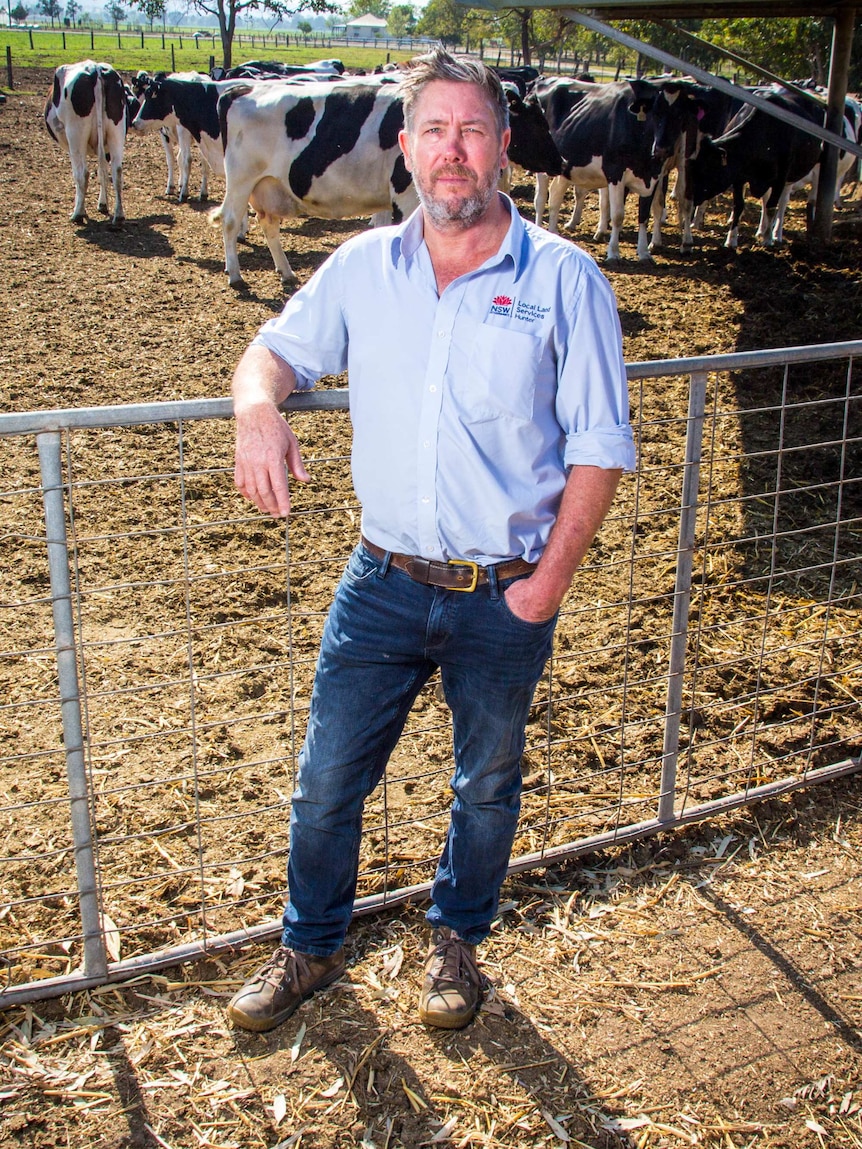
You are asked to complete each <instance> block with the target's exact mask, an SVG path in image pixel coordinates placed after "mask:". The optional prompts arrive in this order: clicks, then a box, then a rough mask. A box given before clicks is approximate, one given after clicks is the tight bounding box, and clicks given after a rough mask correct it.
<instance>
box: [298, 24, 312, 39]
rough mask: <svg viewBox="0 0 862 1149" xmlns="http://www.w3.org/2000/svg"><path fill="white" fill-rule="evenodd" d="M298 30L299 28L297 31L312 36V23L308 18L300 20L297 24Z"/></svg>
mask: <svg viewBox="0 0 862 1149" xmlns="http://www.w3.org/2000/svg"><path fill="white" fill-rule="evenodd" d="M296 30H297V32H301V33H302V34H303V36H310V35H311V24H309V22H308V20H300V21H299V23H298V24H297V25H296Z"/></svg>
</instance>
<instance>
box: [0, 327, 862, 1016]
mask: <svg viewBox="0 0 862 1149" xmlns="http://www.w3.org/2000/svg"><path fill="white" fill-rule="evenodd" d="M860 351H862V344H858V343H856V344H847V345H838V346H836V347H835V348H831V349H830V348H807V349H804V348H803V349H786V350H784V351H781V352H769V353H750V354H747V355H738V356H723V357H720V358H716V359H709V360H697V361H694V360H680V361H676V362H674V363H672V364H669V363H664V364H657V363H652V364H637V365H633V366H631V367H630V368H629V374H630V380H631V400H632V422H633V424H634V426H635V429H636V435H637V441H638V451H639V468H638V471H637V473H636V474H635V475H632V476H628V477H627V478H626V479H624V481H623V484H622V486H621V488H620V493H619V495H618V498H617V500H616V502H615V504H614V506H613V508H612V511H611V514H610V515H609V517H608V519H607V520H606V522H605V524H604V526H603V527H602V530H601V532H600V534H599V536H598V537H597V539H596V541H595V543H594V545H593V547H592V549H591V551H590V553H589V555H588V557H587V560H586V562H585V564H584V566H583V567H582V568H581V570H580V571H579V572H578V574H577V576H576V578H575V580H574V583H573V585H572V588H571V591H570V593H569V595H568V597H567V599H566V601H565V603H564V607H563V610H562V612H561V617H560V622H559V625H558V629H557V635H556V640H555V649H554V654H553V657H552V659H551V661H550V663H549V665H548V668H547V673H546V675H545V677H544V679H543V681H542V682H541V683H540V685H539V688H538V690H537V692H536V696H535V700H534V706H533V708H532V712H531V716H530V721H529V724H528V730H527V746H526V750H525V754H524V758H523V764H522V765H523V778H524V790H523V798H522V812H521V820H520V824H519V831H518V835H517V838H516V842H515V847H514V851H513V868H514V869H517V868H524V867H527V866H530V865H535V864H541V863H542V861H547V860H549V859H552V858H554V859H555V858H557V857H559V856H561V855H562V854H566V853H577V852H583V851H585V850H586V849H588V848H595V846H596V845H597V844H599V845H601V844H603V843H607V842H611V841H614V840H620V839H622V838H624V837H626V836H636V835H638V834H642V833H648V832H654V831H655V830H656V829H658V828H661V827H666V826H669V825H673V824H674V823H675V822H680V821H684V820H687V819H691V818H694V817H704V816H707V815H708V814H709V813H710V811H712V810H716V809H719V808H721V807H722V806H723V805H726V804H727V803H729V802H732V803H738V802H741V801H745V800H748V799H750V798H754V797H758V796H760V795H761V794H763V793H765V792H769V789H770V787H777V788H779V789H781V788H789V787H791V786H794V785H799V784H801V783H803V782H805V781H807V780H812V779H820V778H821V777H831V776H835V775H836V774H837V773H840V772H842V771H846V770H848V769H851V768H855V767H858V765H859V754H860V746H862V734H860V725H862V724H860V720H859V701H860V695H862V638H860V635H859V630H860V628H859V625H858V619H859V605H860V604H859V594H860V591H859V586H858V581H857V580H858V569H859V559H860V550H862V547H860V541H862V490H860V482H862V478H860V475H862V467H860V462H862V460H860V453H862V452H860V441H862V440H860V433H862V386H860V381H859V373H858V370H855V368H854V361H853V359H852V355H853V354H858V353H859V352H860ZM295 403H296V406H297V408H298V409H297V410H295V411H294V413H293V414H292V416H291V422H292V424H293V426H294V428H295V430H296V432H297V435H298V437H299V439H300V442H303V443H309V444H313V448H312V449H311V450H310V451H308V450H307V451H306V455H305V461H306V464H307V466H308V469H309V471H310V473H311V475H312V482H311V483H310V484H308V485H307V486H303V485H299V484H296V485H295V486H294V489H293V496H292V497H293V511H292V515H291V518H290V520H289V524H288V525H287V526H285V524H284V523H281V522H274V521H271V520H269V519H267V518H264V517H262V516H260V515H258V514H257V513H252V511H251V508H250V505H249V504H247V503H244V502H243V500H242V499H241V498H240V497H239V495H238V494H237V493H236V492H235V491H234V489H233V486H232V468H231V466H230V463H229V460H230V459H231V456H232V427H231V426H230V424H229V423H228V422H227V421H226V420H225V419H224V415H225V414H226V407H225V405H224V404H223V403H220V402H212V403H209V404H207V403H198V404H187V405H184V404H171V405H167V404H166V405H156V406H154V407H152V408H148V409H147V410H146V411H144V412H142V411H140V410H134V411H132V409H118V408H105V409H102V410H98V409H96V410H93V411H90V412H87V413H83V414H82V413H80V412H68V413H64V414H63V413H53V414H52V413H41V414H34V415H33V416H32V417H29V418H28V417H27V416H21V415H17V416H0V433H3V434H4V435H5V436H7V437H6V438H5V440H4V481H3V484H2V486H3V492H2V500H0V515H2V521H0V531H2V535H3V537H4V548H3V574H4V578H3V592H2V605H3V615H4V628H3V635H4V637H3V643H2V657H0V687H2V696H0V718H1V719H2V721H0V726H2V733H0V804H2V814H3V825H4V836H3V845H2V849H0V878H2V888H3V890H4V905H3V907H2V909H0V954H2V962H3V964H4V966H5V978H4V981H5V989H3V990H2V992H0V1003H2V1002H7V1003H11V1002H13V1001H18V1000H26V999H27V998H35V997H38V996H47V995H49V994H51V993H58V992H64V991H65V990H67V989H69V988H72V987H74V986H75V985H83V984H94V983H97V982H100V981H105V980H111V979H118V978H121V977H124V976H129V974H130V973H132V972H135V971H137V970H139V969H141V968H153V967H154V966H156V965H159V964H167V963H169V962H176V961H177V960H179V959H180V958H183V957H192V956H196V955H198V954H200V953H202V952H204V951H209V952H213V951H216V950H218V949H220V948H224V947H226V946H235V945H239V944H241V943H242V941H243V939H244V938H248V937H260V936H262V935H264V934H268V933H273V932H277V930H278V918H279V915H280V910H281V904H282V900H283V896H284V883H285V864H286V857H287V851H288V849H289V840H288V838H289V835H288V819H289V808H290V796H291V792H292V788H293V785H294V775H295V768H296V756H297V752H298V749H299V746H300V745H301V741H302V737H303V734H304V728H305V722H306V716H307V712H308V705H309V699H310V693H311V685H312V679H313V673H314V664H315V659H316V655H317V649H318V646H319V642H320V635H321V630H322V626H323V621H324V618H325V614H326V610H327V608H328V605H329V602H330V601H331V598H332V594H333V591H334V588H335V585H336V583H337V581H338V578H339V577H340V573H341V570H342V567H343V565H344V562H345V560H346V558H347V555H348V553H349V551H350V549H351V547H352V546H353V545H354V543H355V540H356V538H357V536H358V531H359V508H358V507H357V505H356V500H355V497H354V495H353V492H352V487H351V483H350V474H349V445H350V426H349V416H348V414H347V411H346V410H345V409H344V408H345V407H346V400H345V397H344V396H343V395H342V396H340V397H338V396H336V397H335V398H333V396H332V395H329V396H328V397H326V396H324V397H323V398H320V397H318V398H316V397H315V396H313V395H312V396H303V397H301V399H300V400H299V401H295ZM317 406H320V407H325V409H316V407H317ZM451 773H452V759H451V723H450V718H449V712H448V709H447V707H446V703H445V698H444V697H443V695H442V691H441V688H440V686H439V681H435V680H432V681H431V682H430V683H429V684H428V686H427V687H426V688H425V689H424V690H423V692H422V693H421V695H420V697H419V699H418V701H417V703H416V705H415V707H414V709H413V711H412V713H411V714H410V716H409V719H408V722H407V726H406V728H405V731H404V735H403V737H402V739H401V741H400V742H399V744H398V746H397V747H396V750H395V752H394V753H393V756H392V759H391V761H390V764H389V768H388V771H387V776H386V779H385V781H384V783H383V784H382V785H381V786H380V787H379V788H378V790H377V791H376V792H375V793H374V794H373V795H372V797H371V799H370V800H369V802H368V804H367V807H366V818H365V830H364V834H363V838H362V843H361V860H360V876H359V888H358V891H357V893H358V902H357V909H358V911H360V912H361V911H363V910H366V909H369V908H374V907H376V906H379V905H381V904H383V903H384V902H386V901H387V900H389V901H397V900H403V899H404V898H406V897H408V896H416V895H418V894H419V893H421V892H422V891H424V890H425V889H426V888H427V885H428V883H430V881H431V879H432V877H433V872H434V868H435V865H436V860H437V857H438V855H439V852H440V848H441V845H442V841H443V836H444V834H445V829H446V824H447V819H448V809H449V803H450V799H451V791H450V789H449V779H450V776H451Z"/></svg>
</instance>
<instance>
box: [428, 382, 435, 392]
mask: <svg viewBox="0 0 862 1149" xmlns="http://www.w3.org/2000/svg"><path fill="white" fill-rule="evenodd" d="M428 390H429V391H430V392H431V394H432V395H433V394H434V392H435V391H436V390H437V388H436V387H435V386H434V384H433V383H432V384H431V386H430V387H429V388H428Z"/></svg>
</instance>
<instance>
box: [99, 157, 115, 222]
mask: <svg viewBox="0 0 862 1149" xmlns="http://www.w3.org/2000/svg"><path fill="white" fill-rule="evenodd" d="M98 168H99V202H98V204H97V205H96V206H97V207H98V209H99V211H100V212H101V213H102V215H107V214H108V160H107V158H106V157H105V156H103V155H100V156H99V161H98ZM111 174H112V175H113V168H112V173H111Z"/></svg>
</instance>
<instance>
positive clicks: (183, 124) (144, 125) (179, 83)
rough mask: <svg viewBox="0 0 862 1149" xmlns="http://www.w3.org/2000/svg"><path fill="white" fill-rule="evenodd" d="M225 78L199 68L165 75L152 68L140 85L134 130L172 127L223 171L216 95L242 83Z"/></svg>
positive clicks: (218, 171) (213, 168) (217, 96)
mask: <svg viewBox="0 0 862 1149" xmlns="http://www.w3.org/2000/svg"><path fill="white" fill-rule="evenodd" d="M242 82H243V81H240V80H228V81H223V82H221V83H216V82H215V81H214V80H211V79H210V78H209V77H208V76H204V75H201V73H199V72H179V73H176V74H173V75H167V74H166V73H164V72H156V74H155V75H154V76H153V78H152V79H151V80H150V82H149V84H147V86H146V88H145V89H144V94H143V96H142V98H141V107H140V110H139V112H138V114H137V116H135V119H134V122H133V123H132V127H133V128H134V129H135V131H138V132H147V131H155V130H156V129H159V128H161V127H166V128H169V129H170V128H173V129H174V130H175V131H176V133H177V138H178V139H179V138H180V131H183V132H185V133H186V135H187V137H191V139H193V140H195V142H196V143H197V145H198V147H199V148H200V151H201V155H202V156H203V158H204V162H205V163H207V164H209V166H210V167H211V168H212V170H213V171H214V172H216V174H217V175H222V174H223V173H224V152H223V150H222V142H221V132H220V130H219V122H218V99H219V96H221V95H223V94H224V93H225V92H228V91H230V89H231V88H232V87H236V85H237V84H239V83H242Z"/></svg>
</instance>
